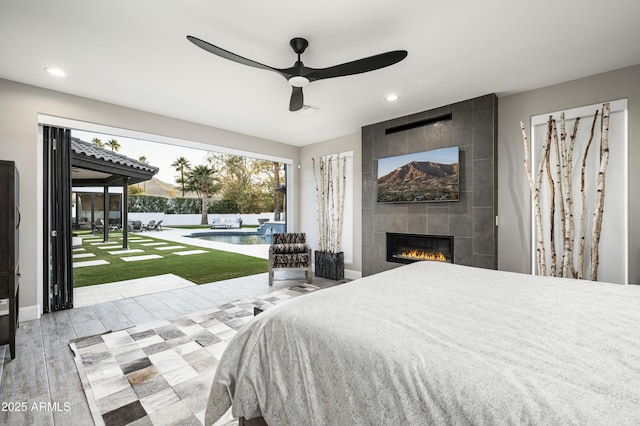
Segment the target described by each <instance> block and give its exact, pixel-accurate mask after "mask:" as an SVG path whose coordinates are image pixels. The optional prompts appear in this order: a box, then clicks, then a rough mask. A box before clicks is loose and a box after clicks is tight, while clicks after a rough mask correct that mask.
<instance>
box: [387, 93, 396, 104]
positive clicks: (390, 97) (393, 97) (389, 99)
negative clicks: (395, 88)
mask: <svg viewBox="0 0 640 426" xmlns="http://www.w3.org/2000/svg"><path fill="white" fill-rule="evenodd" d="M398 99H400V97H399V96H398V95H396V94H395V93H392V94H390V95H387V97H386V98H385V100H386V101H387V102H395V101H397V100H398Z"/></svg>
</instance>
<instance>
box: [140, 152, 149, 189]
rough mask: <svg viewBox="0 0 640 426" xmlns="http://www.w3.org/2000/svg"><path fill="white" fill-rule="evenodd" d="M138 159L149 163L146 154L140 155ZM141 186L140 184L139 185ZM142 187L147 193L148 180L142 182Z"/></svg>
mask: <svg viewBox="0 0 640 426" xmlns="http://www.w3.org/2000/svg"><path fill="white" fill-rule="evenodd" d="M138 161H139V162H141V163H144V164H149V161H148V160H147V157H145V156H144V155H141V156H140V157H138ZM138 185H140V184H138ZM138 187H139V186H138ZM142 187H143V190H144V193H145V194H146V193H147V181H144V182H142Z"/></svg>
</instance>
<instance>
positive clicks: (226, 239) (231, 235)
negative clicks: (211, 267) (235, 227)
mask: <svg viewBox="0 0 640 426" xmlns="http://www.w3.org/2000/svg"><path fill="white" fill-rule="evenodd" d="M190 236H191V237H192V238H198V239H200V240H207V241H218V242H220V243H228V244H243V245H255V244H271V235H264V234H258V233H253V232H251V233H249V232H197V233H193V234H191V235H190Z"/></svg>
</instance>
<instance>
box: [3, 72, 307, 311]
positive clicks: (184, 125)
mask: <svg viewBox="0 0 640 426" xmlns="http://www.w3.org/2000/svg"><path fill="white" fill-rule="evenodd" d="M39 115H45V116H48V117H61V118H62V119H70V120H77V121H80V122H85V123H93V124H95V125H98V126H99V125H104V126H110V127H113V128H119V129H125V130H128V131H137V132H144V133H146V134H152V135H158V136H160V137H163V138H165V140H168V139H176V140H188V141H193V142H195V143H199V144H206V145H210V146H212V147H227V148H230V149H234V150H241V151H245V152H254V153H257V154H263V155H265V156H271V157H279V158H287V159H291V160H293V162H294V164H295V163H297V162H298V152H299V148H297V147H295V146H292V145H287V144H283V143H278V142H275V141H270V140H265V139H260V138H256V137H252V136H247V135H243V134H239V133H234V132H229V131H226V130H222V129H217V128H213V127H209V126H204V125H200V124H196V123H191V122H187V121H183V120H177V119H172V118H169V117H164V116H160V115H156V114H151V113H146V112H142V111H138V110H134V109H131V108H125V107H122V106H118V105H113V104H108V103H105V102H100V101H96V100H92V99H87V98H81V97H78V96H73V95H68V94H64V93H60V92H55V91H51V90H46V89H41V88H37V87H33V86H28V85H25V84H20V83H16V82H13V81H8V80H2V79H0V158H2V159H4V160H13V161H15V162H16V166H17V168H18V170H19V172H20V203H21V211H22V223H23V224H25V226H22V227H21V234H20V266H21V267H20V271H21V274H22V275H21V278H20V306H21V307H22V308H25V309H22V308H21V314H22V313H27V315H25V316H22V320H25V319H28V318H29V317H34V316H35V317H37V315H39V314H40V313H41V307H40V306H39V304H40V303H41V299H42V281H43V274H44V272H43V262H42V240H43V237H42V164H41V163H40V164H39V161H40V162H41V158H42V140H41V137H40V136H39V134H38V132H39V127H38V117H39ZM213 149H215V148H213ZM39 159H40V160H39ZM294 176H296V174H294ZM295 182H296V186H297V182H298V180H297V177H296V180H295ZM294 190H295V187H294ZM297 217H298V214H297V213H294V218H293V219H294V223H296V222H295V221H296V220H297Z"/></svg>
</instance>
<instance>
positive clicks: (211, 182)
mask: <svg viewBox="0 0 640 426" xmlns="http://www.w3.org/2000/svg"><path fill="white" fill-rule="evenodd" d="M215 174H216V170H215V169H213V168H212V167H209V166H206V165H199V166H196V167H194V168H193V169H192V170H191V171H190V172H189V174H188V175H187V178H186V185H185V186H186V189H187V190H189V191H195V192H197V193H198V195H199V196H201V197H202V217H201V219H200V224H201V225H206V224H207V223H209V220H208V218H207V209H208V202H209V195H212V194H215V193H216V192H218V191H219V190H220V184H219V183H218V178H217V177H216V176H214V175H215Z"/></svg>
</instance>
